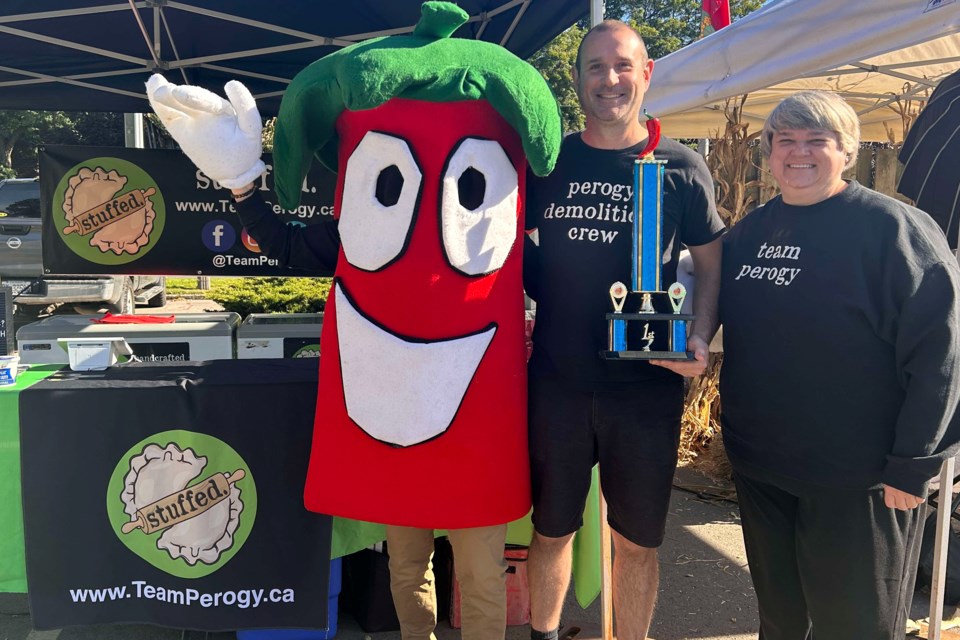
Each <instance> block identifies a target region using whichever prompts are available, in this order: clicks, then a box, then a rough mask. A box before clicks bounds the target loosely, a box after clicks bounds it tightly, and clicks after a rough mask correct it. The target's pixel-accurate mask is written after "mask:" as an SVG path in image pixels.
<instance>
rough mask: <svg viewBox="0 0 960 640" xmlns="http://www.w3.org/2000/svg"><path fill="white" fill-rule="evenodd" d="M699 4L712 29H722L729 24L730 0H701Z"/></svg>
mask: <svg viewBox="0 0 960 640" xmlns="http://www.w3.org/2000/svg"><path fill="white" fill-rule="evenodd" d="M700 6H701V7H702V8H703V13H704V18H708V19H709V20H710V26H711V27H713V29H712V31H717V30H719V29H723V28H724V27H725V26H727V25H728V24H730V0H701V5H700ZM704 22H706V20H704Z"/></svg>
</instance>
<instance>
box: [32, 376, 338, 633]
mask: <svg viewBox="0 0 960 640" xmlns="http://www.w3.org/2000/svg"><path fill="white" fill-rule="evenodd" d="M316 384H317V361H316V360H223V361H211V362H195V363H182V362H181V363H171V364H149V365H140V364H134V365H125V366H122V367H114V368H112V369H110V370H107V371H103V372H83V373H76V372H70V371H65V372H61V373H58V374H55V375H54V376H52V377H50V378H48V379H47V380H44V381H42V382H40V383H38V384H36V385H34V386H33V387H30V388H29V389H27V390H25V391H24V392H23V393H22V394H21V397H20V415H21V420H20V426H21V453H22V458H21V459H22V467H23V507H24V534H25V539H26V554H27V555H26V559H27V579H28V585H29V593H30V602H31V610H32V615H33V623H34V626H35V627H36V628H38V629H44V628H54V627H61V626H65V625H72V624H92V623H103V622H147V623H154V624H160V625H165V626H172V627H181V628H190V629H203V630H221V629H237V628H252V627H305V628H324V627H325V626H326V599H327V579H328V571H329V557H330V536H331V533H330V532H331V519H330V518H329V517H328V516H322V515H317V514H312V513H309V512H307V511H306V510H305V509H304V507H303V500H302V493H303V479H304V477H305V475H306V466H307V460H308V455H309V451H310V437H311V433H312V424H313V413H314V407H315V401H316ZM238 478H239V479H238ZM211 505H212V506H211ZM138 509H139V511H138ZM138 518H139V519H140V525H141V528H139V529H134V530H132V531H129V532H127V533H124V532H123V531H122V527H123V525H125V524H127V523H131V522H134V521H137V519H138ZM128 526H131V525H128ZM154 529H156V530H154Z"/></svg>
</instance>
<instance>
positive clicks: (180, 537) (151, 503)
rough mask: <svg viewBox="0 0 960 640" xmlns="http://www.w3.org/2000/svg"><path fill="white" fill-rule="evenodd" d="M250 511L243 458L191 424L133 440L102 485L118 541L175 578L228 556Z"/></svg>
mask: <svg viewBox="0 0 960 640" xmlns="http://www.w3.org/2000/svg"><path fill="white" fill-rule="evenodd" d="M256 515H257V485H256V483H255V482H254V480H253V475H252V474H251V472H250V469H249V467H248V466H247V464H246V463H245V462H244V461H243V458H241V457H240V455H239V454H237V452H236V451H234V450H233V448H232V447H230V446H229V445H228V444H226V443H225V442H223V441H222V440H218V439H217V438H214V437H212V436H209V435H205V434H202V433H194V432H192V431H180V430H174V431H164V432H163V433H158V434H156V435H153V436H150V437H149V438H146V439H145V440H142V441H141V442H138V443H137V444H135V445H134V446H133V447H131V448H130V450H129V451H127V453H126V455H124V456H123V457H122V458H121V459H120V461H119V462H118V463H117V466H116V468H115V469H114V471H113V475H112V476H111V477H110V483H109V485H108V487H107V517H108V518H109V519H110V524H111V526H112V527H113V530H114V532H115V533H116V534H117V537H119V538H120V541H121V542H123V544H124V545H126V547H127V548H128V549H130V550H131V551H133V552H134V553H135V554H137V555H138V556H140V557H141V558H143V559H144V560H146V561H147V562H149V563H150V564H152V565H153V566H154V567H156V568H158V569H160V570H161V571H164V572H166V573H169V574H170V575H174V576H177V577H179V578H201V577H203V576H206V575H209V574H211V573H213V572H214V571H216V570H218V569H219V568H220V567H222V566H224V565H225V564H226V563H227V562H229V561H230V559H231V558H232V557H233V556H234V555H236V553H237V552H238V551H239V550H240V548H241V547H242V546H243V543H244V542H246V540H247V537H248V536H249V535H250V531H251V529H253V523H254V521H255V520H256Z"/></svg>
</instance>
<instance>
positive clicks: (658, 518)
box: [529, 376, 683, 548]
mask: <svg viewBox="0 0 960 640" xmlns="http://www.w3.org/2000/svg"><path fill="white" fill-rule="evenodd" d="M529 387H530V407H529V409H530V425H529V429H530V467H531V469H530V471H531V474H532V485H533V526H534V528H535V529H536V530H537V533H539V534H540V535H543V536H547V537H551V538H560V537H563V536H566V535H568V534H571V533H573V532H575V531H576V530H577V529H579V528H580V527H581V526H582V525H583V509H584V506H585V504H586V500H587V493H588V492H589V490H590V476H591V470H592V468H593V466H594V465H595V464H597V463H598V462H599V463H600V486H601V488H602V490H603V495H604V497H605V498H606V500H607V508H608V511H607V520H608V522H609V523H610V527H611V528H612V529H613V530H614V531H616V532H617V533H619V534H620V535H622V536H623V537H624V538H626V539H627V540H629V541H630V542H633V543H634V544H638V545H640V546H642V547H649V548H655V547H659V546H660V544H661V543H662V542H663V534H664V528H665V526H666V519H667V511H668V508H669V505H670V491H671V488H672V485H673V473H674V471H675V470H676V468H677V449H678V447H679V445H680V418H681V415H682V413H683V381H682V379H681V378H680V377H679V376H678V377H677V379H676V380H666V381H663V382H661V381H657V382H653V383H650V384H648V385H643V386H641V385H638V386H637V387H636V388H635V389H633V390H631V391H626V392H620V391H618V392H607V391H581V390H577V389H575V388H571V387H570V386H568V385H566V384H565V383H564V382H563V381H561V380H557V379H555V378H541V377H537V376H531V377H530V382H529Z"/></svg>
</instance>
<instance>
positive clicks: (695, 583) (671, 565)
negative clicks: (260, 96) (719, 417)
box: [0, 300, 946, 640]
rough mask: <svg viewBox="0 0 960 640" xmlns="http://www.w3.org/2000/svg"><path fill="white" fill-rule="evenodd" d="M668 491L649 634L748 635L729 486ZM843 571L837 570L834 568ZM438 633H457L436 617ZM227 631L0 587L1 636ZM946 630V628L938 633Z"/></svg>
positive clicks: (137, 637)
mask: <svg viewBox="0 0 960 640" xmlns="http://www.w3.org/2000/svg"><path fill="white" fill-rule="evenodd" d="M212 310H216V304H215V303H212V302H210V301H209V300H171V302H170V303H169V304H168V305H167V306H166V307H164V308H161V309H150V310H149V311H148V310H146V309H141V310H139V312H140V313H185V312H199V311H212ZM675 484H676V487H675V489H674V491H673V495H672V499H671V510H670V511H671V515H670V519H669V521H668V529H667V537H666V540H665V542H664V545H663V547H662V548H661V550H660V574H661V584H660V595H659V602H658V605H657V609H656V613H655V616H654V621H653V625H652V629H651V630H650V638H651V639H653V640H753V639H755V638H756V637H757V635H756V629H757V624H758V623H757V613H756V601H755V599H754V593H753V587H752V585H751V583H750V576H749V570H748V568H747V564H746V557H745V554H744V550H743V541H742V538H741V535H740V519H739V512H738V509H737V505H736V504H735V503H734V502H730V501H727V500H723V499H719V498H718V497H717V495H723V493H724V490H725V489H728V487H719V490H718V488H717V487H716V486H715V485H713V483H711V482H710V481H709V480H708V479H706V478H704V477H703V476H701V475H699V474H698V473H696V472H695V471H694V470H692V469H681V470H680V471H679V472H678V474H677V479H676V483H675ZM838 579H842V576H838ZM928 602H929V601H928V600H927V599H926V596H923V595H918V596H917V597H916V598H915V600H914V609H913V617H915V618H921V617H925V616H926V609H927V608H928V606H929V604H928ZM564 621H565V623H567V624H570V625H577V626H580V627H581V628H583V629H584V631H583V633H581V634H580V635H579V636H578V637H577V640H593V639H594V638H599V632H598V629H599V624H600V606H599V601H597V602H595V603H593V604H592V605H591V606H590V607H589V608H588V609H586V610H584V609H581V608H580V607H579V605H578V604H577V603H576V600H575V599H574V598H573V594H572V591H571V594H570V595H569V597H568V599H567V604H566V606H565V609H564ZM529 633H530V632H529V627H526V626H522V627H510V628H509V629H508V632H507V640H526V639H527V638H529V637H530V636H529ZM437 636H438V640H453V639H455V638H459V637H460V635H459V632H457V631H456V630H453V629H451V628H450V627H449V626H448V625H447V624H446V623H441V626H440V628H439V629H438V630H437ZM233 637H234V634H233V633H216V634H204V633H198V632H181V631H174V630H170V629H161V628H157V627H150V626H132V625H122V626H97V627H81V628H72V629H64V630H56V631H33V630H32V628H31V625H30V617H29V614H28V607H27V600H26V596H24V595H15V594H0V640H201V639H202V640H231V639H232V638H233ZM945 637H946V636H945ZM337 638H340V639H342V640H400V634H399V632H388V633H375V634H366V633H364V632H363V631H362V630H361V629H360V627H359V626H358V624H357V623H356V621H355V620H353V619H352V618H351V617H350V616H348V615H346V614H341V619H340V630H339V633H338V634H337Z"/></svg>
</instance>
